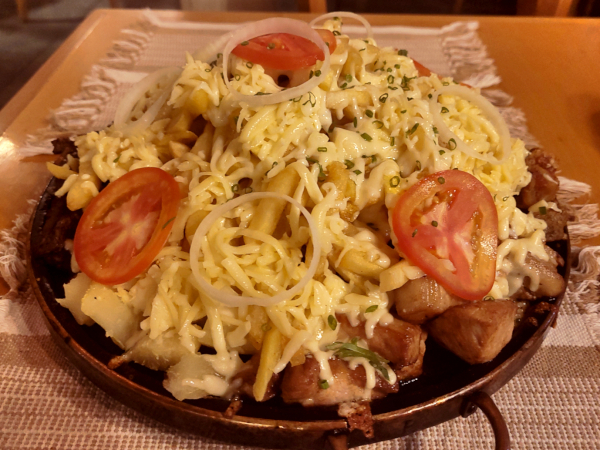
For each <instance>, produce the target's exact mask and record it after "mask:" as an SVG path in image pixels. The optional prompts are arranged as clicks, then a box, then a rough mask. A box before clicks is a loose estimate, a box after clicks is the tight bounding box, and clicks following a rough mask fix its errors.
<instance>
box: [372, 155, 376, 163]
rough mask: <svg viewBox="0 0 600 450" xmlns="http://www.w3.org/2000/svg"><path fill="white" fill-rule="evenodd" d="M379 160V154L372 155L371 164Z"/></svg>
mask: <svg viewBox="0 0 600 450" xmlns="http://www.w3.org/2000/svg"><path fill="white" fill-rule="evenodd" d="M375 161H377V156H375V155H371V164H374V163H375Z"/></svg>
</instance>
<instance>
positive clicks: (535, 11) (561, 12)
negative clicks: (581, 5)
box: [517, 0, 591, 17]
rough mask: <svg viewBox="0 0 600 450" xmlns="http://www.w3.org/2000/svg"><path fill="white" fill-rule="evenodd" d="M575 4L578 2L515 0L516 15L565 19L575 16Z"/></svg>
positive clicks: (565, 0) (572, 0)
mask: <svg viewBox="0 0 600 450" xmlns="http://www.w3.org/2000/svg"><path fill="white" fill-rule="evenodd" d="M589 3H591V2H589ZM577 4H578V0H517V14H518V15H524V16H557V17H567V16H573V15H575V10H576V8H577Z"/></svg>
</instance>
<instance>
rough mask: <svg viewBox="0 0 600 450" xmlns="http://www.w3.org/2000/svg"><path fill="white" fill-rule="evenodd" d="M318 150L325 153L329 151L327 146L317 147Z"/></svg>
mask: <svg viewBox="0 0 600 450" xmlns="http://www.w3.org/2000/svg"><path fill="white" fill-rule="evenodd" d="M317 151H318V152H321V153H325V152H326V151H327V147H319V148H317Z"/></svg>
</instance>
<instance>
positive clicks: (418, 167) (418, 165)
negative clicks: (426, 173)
mask: <svg viewBox="0 0 600 450" xmlns="http://www.w3.org/2000/svg"><path fill="white" fill-rule="evenodd" d="M416 165H417V170H421V161H418V160H417V162H416Z"/></svg>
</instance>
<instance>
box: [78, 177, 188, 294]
mask: <svg viewBox="0 0 600 450" xmlns="http://www.w3.org/2000/svg"><path fill="white" fill-rule="evenodd" d="M179 197H180V194H179V186H178V184H177V182H176V181H175V179H174V178H173V177H172V176H171V175H169V174H168V173H167V172H165V171H164V170H162V169H158V168H155V167H147V168H142V169H136V170H132V171H131V172H129V173H127V174H125V175H123V176H122V177H121V178H119V179H117V180H115V181H113V182H112V183H110V184H109V185H108V186H106V187H105V188H104V189H103V190H102V191H101V192H100V193H99V194H98V195H97V196H96V198H94V199H93V200H92V201H91V202H90V204H89V205H88V207H87V208H86V209H85V211H84V213H83V215H82V216H81V219H80V221H79V224H78V225H77V230H76V232H75V239H74V243H73V251H74V254H75V260H76V261H77V264H78V265H79V268H80V269H81V271H82V272H83V273H85V274H86V275H87V276H89V277H90V278H91V279H92V280H94V281H97V282H98V283H102V284H105V285H115V284H121V283H125V282H126V281H129V280H131V279H132V278H134V277H136V276H137V275H139V274H140V273H142V272H143V271H144V270H146V269H147V268H148V267H150V265H151V264H152V262H153V261H154V259H155V258H156V255H158V253H159V252H160V250H161V249H162V248H163V247H164V245H165V243H166V241H167V238H168V237H169V233H170V232H171V228H173V219H174V218H175V216H176V215H177V211H178V209H179Z"/></svg>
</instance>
